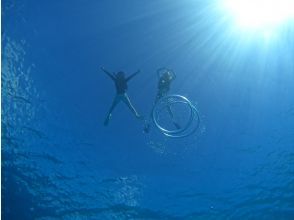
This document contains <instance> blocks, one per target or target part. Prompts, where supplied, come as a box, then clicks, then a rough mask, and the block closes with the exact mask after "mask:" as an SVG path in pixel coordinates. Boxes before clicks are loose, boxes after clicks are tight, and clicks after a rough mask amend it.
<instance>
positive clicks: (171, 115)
mask: <svg viewBox="0 0 294 220" xmlns="http://www.w3.org/2000/svg"><path fill="white" fill-rule="evenodd" d="M167 112H168V114H169V115H170V117H171V119H172V122H173V124H174V126H175V127H176V128H177V129H180V128H181V126H180V125H179V124H178V123H177V122H176V121H175V120H174V113H173V112H172V110H171V107H170V105H168V106H167Z"/></svg>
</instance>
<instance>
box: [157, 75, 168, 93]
mask: <svg viewBox="0 0 294 220" xmlns="http://www.w3.org/2000/svg"><path fill="white" fill-rule="evenodd" d="M170 83H171V80H170V79H169V78H167V77H161V78H160V79H159V82H158V90H161V91H162V90H165V91H168V90H169V89H170Z"/></svg>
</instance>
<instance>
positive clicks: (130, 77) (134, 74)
mask: <svg viewBox="0 0 294 220" xmlns="http://www.w3.org/2000/svg"><path fill="white" fill-rule="evenodd" d="M139 72H140V70H138V71H137V72H135V73H133V74H132V75H130V76H129V77H127V81H129V80H130V79H132V78H133V77H134V76H136V75H137V74H138V73H139Z"/></svg>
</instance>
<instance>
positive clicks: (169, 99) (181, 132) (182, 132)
mask: <svg viewBox="0 0 294 220" xmlns="http://www.w3.org/2000/svg"><path fill="white" fill-rule="evenodd" d="M176 103H182V104H185V105H188V106H189V109H190V116H189V121H188V122H187V124H186V125H185V126H184V127H183V128H180V129H176V130H169V129H166V128H164V127H163V126H162V125H160V123H159V122H158V113H159V112H160V111H162V109H163V108H167V107H168V106H171V105H173V104H176ZM161 105H163V107H162V108H160V109H159V107H160V106H161ZM152 119H153V122H154V124H155V125H156V127H157V128H158V129H159V130H160V131H161V132H162V133H163V134H164V135H165V136H167V137H172V138H183V137H187V136H189V135H192V134H193V133H195V132H196V131H197V130H198V129H199V127H200V116H199V113H198V110H197V108H196V107H195V106H194V105H193V104H192V103H191V102H190V101H189V99H187V98H186V97H184V96H181V95H168V96H164V97H163V98H161V99H160V100H159V101H158V102H157V103H156V104H155V105H154V107H153V109H152ZM193 122H194V125H193ZM195 123H196V124H195Z"/></svg>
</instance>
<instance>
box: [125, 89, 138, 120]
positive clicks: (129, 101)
mask: <svg viewBox="0 0 294 220" xmlns="http://www.w3.org/2000/svg"><path fill="white" fill-rule="evenodd" d="M123 102H124V103H125V104H126V105H127V106H128V107H129V109H130V110H131V111H132V112H133V114H134V115H135V116H136V118H139V119H141V116H140V115H139V113H138V112H137V111H136V109H135V108H134V106H133V105H132V103H131V100H130V99H129V97H128V95H127V94H126V93H125V94H124V95H123Z"/></svg>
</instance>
